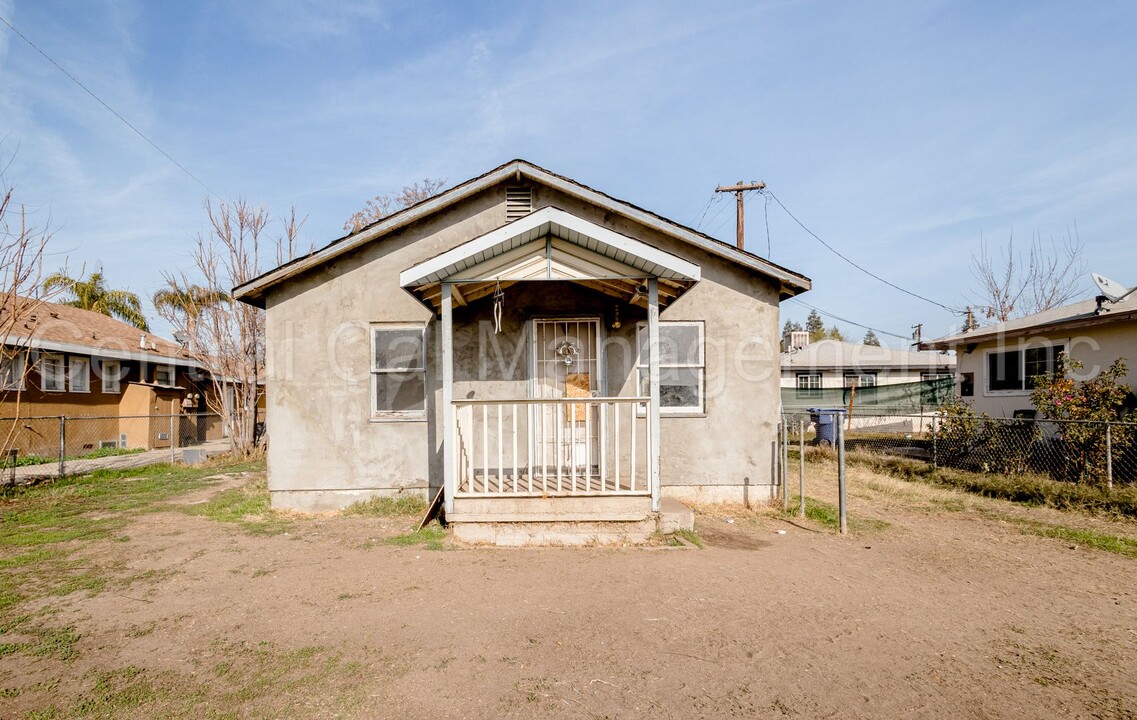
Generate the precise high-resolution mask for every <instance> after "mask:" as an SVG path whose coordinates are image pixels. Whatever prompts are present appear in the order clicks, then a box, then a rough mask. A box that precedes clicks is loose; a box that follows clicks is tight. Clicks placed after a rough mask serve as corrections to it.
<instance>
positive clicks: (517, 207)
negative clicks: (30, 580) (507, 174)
mask: <svg viewBox="0 0 1137 720" xmlns="http://www.w3.org/2000/svg"><path fill="white" fill-rule="evenodd" d="M531 212H533V188H531V187H529V186H527V185H511V186H509V187H507V188H506V189H505V221H506V222H513V221H514V220H516V219H518V218H523V217H525V216H526V215H528V214H529V213H531Z"/></svg>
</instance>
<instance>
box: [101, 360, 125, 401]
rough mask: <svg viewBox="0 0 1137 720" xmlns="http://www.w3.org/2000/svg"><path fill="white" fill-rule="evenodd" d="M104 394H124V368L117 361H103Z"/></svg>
mask: <svg viewBox="0 0 1137 720" xmlns="http://www.w3.org/2000/svg"><path fill="white" fill-rule="evenodd" d="M102 367H103V392H105V393H117V392H122V384H121V381H122V366H121V365H119V363H118V361H117V360H103V362H102Z"/></svg>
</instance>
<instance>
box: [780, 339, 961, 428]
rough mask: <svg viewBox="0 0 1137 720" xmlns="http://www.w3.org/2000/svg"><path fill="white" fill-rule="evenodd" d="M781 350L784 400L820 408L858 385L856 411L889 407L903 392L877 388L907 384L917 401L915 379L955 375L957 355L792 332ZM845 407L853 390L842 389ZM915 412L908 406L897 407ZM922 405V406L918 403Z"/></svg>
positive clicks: (797, 405)
mask: <svg viewBox="0 0 1137 720" xmlns="http://www.w3.org/2000/svg"><path fill="white" fill-rule="evenodd" d="M784 347H785V348H786V350H785V351H784V352H783V353H782V398H783V404H784V405H785V407H786V408H787V409H789V408H803V407H816V406H817V405H818V404H819V403H822V404H824V403H825V402H828V403H832V400H833V399H834V398H835V397H836V395H837V393H834V392H826V391H831V390H846V389H849V388H852V387H853V386H854V385H855V386H856V392H855V393H854V394H853V401H854V411H856V409H857V408H860V409H861V411H863V412H865V411H869V410H870V409H872V406H876V405H880V406H891V404H892V402H893V398H897V399H902V398H901V394H900V393H886V392H874V390H873V389H874V388H877V387H884V386H892V385H908V386H911V387H912V388H915V389H914V390H913V393H915V397H916V398H917V400H916V402H918V401H919V397H920V394H921V391H920V389H919V386H918V385H916V383H920V382H924V381H929V380H943V379H945V378H952V377H954V374H955V357H953V356H952V355H948V354H945V353H940V352H921V351H915V350H897V349H893V348H889V347H883V346H876V345H861V344H859V343H850V342H843V341H840V340H818V341H817V342H809V333H806V332H795V333H790V334H789V335H788V336H787V337H786V338H785V343H784ZM839 402H840V404H841V406H845V405H847V404H848V402H849V394H848V393H846V392H842V393H841V397H840V399H839ZM893 409H898V410H911V409H913V408H912V407H911V406H910V405H904V406H902V407H896V408H893ZM916 409H918V405H917V406H916Z"/></svg>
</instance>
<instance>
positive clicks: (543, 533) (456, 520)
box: [447, 497, 695, 547]
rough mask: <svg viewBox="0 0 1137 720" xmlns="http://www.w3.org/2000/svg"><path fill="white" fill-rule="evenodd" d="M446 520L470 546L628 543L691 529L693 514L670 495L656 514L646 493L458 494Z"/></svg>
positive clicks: (456, 536)
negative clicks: (530, 495) (463, 495)
mask: <svg viewBox="0 0 1137 720" xmlns="http://www.w3.org/2000/svg"><path fill="white" fill-rule="evenodd" d="M447 521H448V523H449V525H450V528H451V531H452V532H453V535H454V538H455V539H456V540H458V541H460V542H464V543H469V544H472V545H498V546H502V547H519V546H527V545H552V546H581V545H627V544H641V543H645V542H647V541H648V540H649V539H650V538H651V536H652V535H654V534H656V533H658V532H662V533H673V532H676V531H678V530H693V529H694V527H695V513H694V511H692V510H691V509H690V508H688V507H686V506H685V505H683V504H682V503H680V502H679V501H678V500H674V499H672V498H667V499H666V500H664V501H663V503H662V504H661V508H660V512H658V513H653V512H651V499H650V498H646V497H571V498H456V499H455V503H454V513H452V514H451V515H450V517H448V518H447Z"/></svg>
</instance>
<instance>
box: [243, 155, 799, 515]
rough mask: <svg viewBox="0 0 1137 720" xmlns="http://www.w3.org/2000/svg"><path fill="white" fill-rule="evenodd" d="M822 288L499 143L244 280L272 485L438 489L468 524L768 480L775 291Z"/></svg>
mask: <svg viewBox="0 0 1137 720" xmlns="http://www.w3.org/2000/svg"><path fill="white" fill-rule="evenodd" d="M809 287H810V281H809V279H808V278H806V277H803V276H802V275H800V274H798V273H795V272H792V271H790V270H787V269H785V268H782V267H779V266H777V265H775V264H773V263H771V262H769V261H768V260H765V259H763V258H761V257H758V256H756V255H753V254H751V253H748V252H745V251H743V250H741V249H739V248H737V247H734V246H733V245H730V244H726V243H723V242H721V241H719V240H716V239H714V238H711V237H709V236H707V235H704V234H702V233H699V232H697V231H695V230H692V229H691V228H688V227H684V226H683V225H680V224H679V223H676V222H673V221H671V220H668V219H667V218H664V217H661V216H659V215H656V214H654V213H651V212H648V211H646V210H643V209H641V208H638V207H636V206H634V205H632V204H629V203H627V202H624V201H621V200H617V199H615V198H613V197H610V196H608V195H605V194H604V193H601V192H599V191H597V190H594V189H592V188H590V187H587V186H585V185H582V184H580V183H578V182H576V181H574V180H571V179H569V178H566V177H563V176H560V175H557V174H555V173H552V172H550V171H548V170H545V169H543V168H540V167H538V166H536V165H533V164H531V163H529V162H526V161H524V160H514V161H512V162H509V163H506V164H504V165H502V166H500V167H497V168H495V169H493V170H491V171H489V172H488V173H486V174H484V175H481V176H479V177H476V178H474V179H472V180H469V181H466V182H463V183H461V184H459V185H457V186H455V187H453V188H451V189H449V190H447V191H445V192H443V193H441V194H440V195H437V196H435V197H433V198H431V199H429V200H426V201H424V202H421V203H419V204H417V205H414V206H412V207H410V208H407V209H404V210H402V211H400V212H398V213H395V214H394V215H391V216H389V217H387V218H384V219H382V220H380V221H379V222H377V223H374V224H372V225H370V226H368V227H365V228H363V229H361V230H359V231H358V232H354V233H352V234H350V235H347V236H346V237H343V238H341V239H339V240H336V241H334V242H332V243H331V244H329V245H327V246H326V247H324V248H322V249H320V250H317V251H315V252H313V253H311V254H310V255H307V256H305V257H301V258H298V259H296V260H293V261H292V262H289V263H287V264H285V265H282V266H280V267H278V268H276V269H274V270H272V271H270V272H268V273H266V274H264V275H262V276H261V277H259V278H256V279H255V280H253V281H251V282H249V283H246V284H245V285H242V286H240V287H238V288H236V289H235V290H234V294H235V296H236V297H237V298H239V299H240V300H242V301H244V302H247V303H251V304H253V305H256V306H258V307H263V308H265V309H266V310H267V395H268V408H267V420H268V425H269V427H270V428H271V430H270V432H271V435H272V440H271V442H270V443H269V450H268V467H269V489H270V490H271V493H272V501H273V505H274V506H276V507H286V508H294V509H299V510H305V511H322V510H331V509H336V508H343V507H345V506H347V505H349V504H351V503H354V502H357V501H360V500H365V499H367V498H370V497H373V496H377V495H390V494H395V493H399V492H414V493H421V494H427V493H428V492H431V491H433V490H434V489H436V488H439V487H442V488H444V502H445V510H446V514H447V518H448V520H449V521H450V522H451V523H453V524H454V525H455V528H456V530H457V529H459V528H464V530H463V532H464V536H466V537H477V536H479V532H482V531H484V530H485V528H486V527H489V526H491V525H494V524H500V523H503V522H518V521H530V522H549V521H554V520H555V521H562V520H571V521H574V522H587V521H598V522H599V521H605V522H627V523H637V522H641V521H643V520H645V518H649V517H650V516H651V515H652V514H653V513H655V512H657V511H658V510H659V508H660V502H661V497H662V496H665V495H666V496H676V497H686V498H698V499H700V500H706V501H725V500H735V501H738V500H743V499H744V497H748V498H750V499H758V498H762V497H768V496H769V495H770V494H771V489H772V487H773V485H772V483H773V480H774V477H773V469H772V465H771V463H772V457H773V442H774V439H775V428H776V425H777V422H778V404H779V403H778V372H777V358H778V312H779V303H780V301H781V300H783V299H785V298H788V297H791V296H793V295H796V294H798V293H801V292H803V291H805V290H808V289H809ZM479 524H486V525H482V526H481V527H479ZM483 536H484V535H483Z"/></svg>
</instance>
